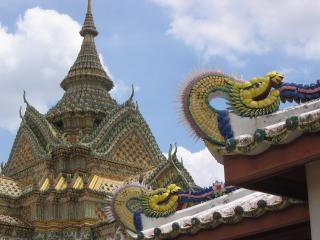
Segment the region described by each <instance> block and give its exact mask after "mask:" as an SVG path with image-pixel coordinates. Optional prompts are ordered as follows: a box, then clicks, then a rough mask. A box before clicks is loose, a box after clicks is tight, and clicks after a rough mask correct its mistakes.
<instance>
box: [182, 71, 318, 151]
mask: <svg viewBox="0 0 320 240" xmlns="http://www.w3.org/2000/svg"><path fill="white" fill-rule="evenodd" d="M282 81H283V75H281V74H280V73H278V72H270V73H268V74H267V75H266V76H265V77H257V78H253V79H252V80H250V81H240V80H236V79H234V78H232V77H230V76H228V75H225V74H222V73H216V72H208V73H204V74H200V75H198V76H196V77H194V78H192V79H191V81H190V82H188V84H187V86H186V87H185V88H184V89H183V92H182V111H183V115H184V117H185V119H186V120H187V122H188V124H189V125H190V127H191V128H192V131H193V132H194V133H195V134H196V135H197V137H199V138H201V139H203V140H204V142H205V144H206V145H207V147H208V148H209V149H210V150H211V152H216V153H219V154H222V155H223V154H228V153H230V152H238V153H241V152H242V153H244V152H246V151H249V150H248V149H250V151H251V150H252V149H253V148H254V147H255V145H256V144H255V143H254V142H252V143H251V142H250V146H249V145H248V146H246V148H241V147H237V144H238V145H239V142H237V141H238V140H236V139H235V138H236V137H237V136H235V131H234V130H235V128H238V129H239V128H240V127H243V128H245V127H246V126H245V125H246V124H245V123H244V122H242V123H241V124H243V126H235V124H238V125H239V122H240V121H239V119H240V118H242V119H243V118H246V119H247V122H248V123H249V122H252V121H254V119H255V118H257V117H259V116H262V115H267V114H271V113H274V112H276V111H277V110H278V109H279V105H280V100H281V101H283V102H285V101H296V102H298V103H300V102H305V101H309V100H313V99H316V98H319V97H320V83H319V81H318V82H317V83H316V84H311V85H302V84H290V83H283V82H282ZM217 97H222V98H225V99H226V100H227V103H228V105H229V108H228V109H225V110H218V109H215V108H214V107H213V106H212V105H211V103H210V102H211V100H213V101H214V98H217ZM233 116H234V118H237V119H238V120H237V123H235V122H232V119H231V118H232V117H233ZM253 125H254V124H253ZM251 126H252V124H251ZM238 132H241V131H238ZM259 133H261V134H264V133H263V131H260V132H259V131H258V134H259ZM248 134H251V133H248ZM242 135H243V133H242ZM257 137H259V136H257ZM241 144H242V145H245V143H243V142H242V143H240V145H241Z"/></svg>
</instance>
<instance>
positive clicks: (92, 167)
mask: <svg viewBox="0 0 320 240" xmlns="http://www.w3.org/2000/svg"><path fill="white" fill-rule="evenodd" d="M80 34H81V36H82V37H83V42H82V46H81V50H80V53H79V55H78V57H77V59H76V61H75V63H74V64H73V66H72V67H71V69H70V71H69V73H68V74H67V76H66V77H65V78H64V80H63V81H62V83H61V87H62V88H63V89H64V90H65V93H64V95H63V97H62V99H61V100H60V101H59V102H58V103H57V104H56V105H55V106H54V107H53V108H51V109H50V110H49V111H48V113H46V114H41V113H39V112H38V111H37V110H36V109H35V108H34V107H33V106H32V105H31V104H29V103H28V101H27V100H26V99H25V102H26V105H27V107H26V111H25V114H24V115H23V116H21V117H22V122H21V125H20V128H19V131H18V133H17V136H16V139H15V142H14V145H13V147H12V151H11V154H10V157H9V160H8V162H7V163H6V164H5V166H4V167H3V169H2V175H3V176H1V177H0V203H1V204H0V238H1V237H2V236H6V237H8V239H93V238H95V239H99V238H103V239H105V238H106V237H112V236H113V235H114V233H115V231H116V228H117V226H115V223H113V222H108V220H107V218H106V216H104V214H103V212H102V211H100V209H101V208H102V207H103V206H104V205H105V199H106V196H107V195H109V194H111V193H112V191H113V190H115V189H116V188H117V187H120V186H121V185H123V184H124V183H125V182H128V181H132V180H137V181H138V180H140V181H142V180H143V181H144V182H145V183H147V184H149V185H151V186H154V187H159V186H163V185H166V184H167V183H168V182H176V183H177V184H179V185H180V186H183V187H184V188H185V189H192V188H194V187H195V185H194V182H193V180H192V178H191V176H190V175H189V174H188V172H187V171H186V170H185V169H184V167H183V166H182V164H181V163H180V162H179V161H177V160H172V159H171V160H167V159H166V158H165V157H164V156H163V154H162V153H161V151H160V150H159V147H158V145H157V143H156V141H155V139H154V137H153V135H152V133H151V131H150V129H149V127H148V125H147V123H146V122H145V120H144V119H143V117H142V115H141V113H140V112H139V109H138V106H137V105H136V104H135V103H134V102H133V101H132V97H133V94H132V96H131V97H130V98H129V99H128V100H127V101H126V102H125V103H123V104H118V103H117V102H116V101H115V100H114V99H112V98H111V96H110V93H109V92H110V90H111V89H112V87H113V82H112V80H111V79H110V77H109V76H108V75H107V74H106V72H105V70H104V69H103V67H102V65H101V62H100V59H99V56H98V53H97V50H96V46H95V42H94V38H95V37H96V36H97V35H98V31H97V30H96V27H95V25H94V21H93V16H92V11H91V0H88V9H87V14H86V18H85V21H84V24H83V27H82V29H81V31H80Z"/></svg>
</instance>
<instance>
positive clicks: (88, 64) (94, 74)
mask: <svg viewBox="0 0 320 240" xmlns="http://www.w3.org/2000/svg"><path fill="white" fill-rule="evenodd" d="M80 35H81V36H82V37H83V42H82V45H81V49H80V52H79V54H78V57H77V59H76V61H75V62H74V64H73V65H72V67H71V68H70V70H69V72H68V74H67V76H66V77H65V78H64V80H63V81H62V82H61V87H62V88H63V89H64V90H65V91H66V92H65V94H64V96H63V97H62V99H61V100H60V101H59V102H58V104H57V105H56V106H54V107H53V108H51V109H50V110H49V112H48V113H47V118H48V119H50V120H55V119H56V118H59V117H60V115H62V114H66V113H71V112H72V113H77V112H80V113H84V112H91V113H107V112H108V111H109V110H111V109H113V108H115V107H116V106H117V104H116V102H115V101H114V100H113V99H112V98H111V97H110V95H109V91H110V90H111V89H112V87H113V82H112V80H111V79H110V77H109V76H108V75H107V73H106V71H105V70H104V68H103V66H102V64H101V62H100V58H99V55H98V52H97V49H96V45H95V42H94V38H95V37H96V36H97V35H98V31H97V30H96V27H95V24H94V20H93V16H92V11H91V1H90V0H89V1H88V8H87V13H86V17H85V21H84V24H83V27H82V29H81V31H80Z"/></svg>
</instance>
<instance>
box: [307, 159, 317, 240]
mask: <svg viewBox="0 0 320 240" xmlns="http://www.w3.org/2000/svg"><path fill="white" fill-rule="evenodd" d="M319 173H320V161H319V160H318V161H316V162H312V163H309V164H307V165H306V175H307V184H308V204H309V214H310V225H311V236H312V240H320V228H319V226H320V204H319V199H320V174H319Z"/></svg>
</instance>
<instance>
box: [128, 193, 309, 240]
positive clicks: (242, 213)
mask: <svg viewBox="0 0 320 240" xmlns="http://www.w3.org/2000/svg"><path fill="white" fill-rule="evenodd" d="M297 204H303V202H300V201H296V200H292V199H288V198H283V197H279V196H275V195H271V194H266V193H262V192H253V191H250V190H246V189H239V190H237V191H236V192H234V193H230V194H228V195H225V196H222V197H220V198H217V199H213V200H211V201H208V202H205V203H202V204H199V205H196V206H194V207H191V208H187V209H184V210H181V211H177V212H176V213H175V214H174V215H172V216H170V217H167V218H158V219H152V220H151V219H150V218H148V217H146V216H143V217H142V224H143V226H144V230H143V231H142V232H141V233H140V234H139V235H135V234H133V233H132V232H129V233H130V234H131V236H132V237H133V238H138V239H169V238H175V237H177V236H179V235H182V234H188V233H192V234H195V233H197V232H198V231H200V230H202V229H214V228H217V227H219V226H220V225H223V224H237V223H239V222H241V221H242V220H244V219H245V218H258V217H263V215H264V214H266V213H268V212H272V211H281V210H284V209H286V208H287V207H289V206H291V205H297ZM142 236H143V237H142ZM213 236H214V235H213Z"/></svg>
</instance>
